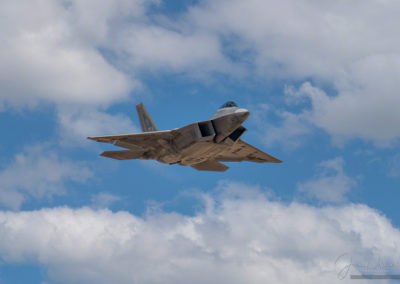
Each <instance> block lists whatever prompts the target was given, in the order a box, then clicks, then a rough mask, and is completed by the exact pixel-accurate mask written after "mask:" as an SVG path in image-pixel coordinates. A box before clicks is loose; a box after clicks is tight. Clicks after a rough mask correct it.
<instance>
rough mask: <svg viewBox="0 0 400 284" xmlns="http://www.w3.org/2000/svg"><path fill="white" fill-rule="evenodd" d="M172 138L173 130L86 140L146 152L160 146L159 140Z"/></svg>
mask: <svg viewBox="0 0 400 284" xmlns="http://www.w3.org/2000/svg"><path fill="white" fill-rule="evenodd" d="M172 138H173V130H166V131H152V132H144V133H136V134H122V135H109V136H97V137H88V139H91V140H95V141H97V142H103V143H111V144H114V145H116V146H120V147H123V148H127V149H132V150H136V151H139V150H143V151H145V150H147V149H151V148H154V147H158V146H160V144H159V141H160V140H170V139H172Z"/></svg>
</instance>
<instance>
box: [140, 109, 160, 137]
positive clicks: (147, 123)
mask: <svg viewBox="0 0 400 284" xmlns="http://www.w3.org/2000/svg"><path fill="white" fill-rule="evenodd" d="M136 110H137V113H138V116H139V120H140V125H141V126H142V131H143V132H150V131H158V129H157V126H156V125H155V124H154V121H153V120H152V119H151V117H150V115H149V113H148V112H147V110H146V109H145V107H144V105H143V103H138V104H137V105H136Z"/></svg>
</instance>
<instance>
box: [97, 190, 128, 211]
mask: <svg viewBox="0 0 400 284" xmlns="http://www.w3.org/2000/svg"><path fill="white" fill-rule="evenodd" d="M120 200H121V198H120V197H119V196H117V195H114V194H111V193H107V192H99V193H97V194H95V195H92V197H91V198H90V201H91V202H92V206H93V207H94V208H109V207H110V206H111V205H112V204H114V203H116V202H118V201H120Z"/></svg>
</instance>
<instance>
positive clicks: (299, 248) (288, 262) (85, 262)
mask: <svg viewBox="0 0 400 284" xmlns="http://www.w3.org/2000/svg"><path fill="white" fill-rule="evenodd" d="M219 191H220V192H222V194H219V195H206V196H204V198H205V200H208V201H207V202H206V203H205V206H206V208H205V209H204V211H201V212H197V213H196V214H195V215H194V216H185V215H181V214H178V213H165V212H159V211H157V213H154V214H151V215H147V216H145V217H138V216H135V215H132V214H130V213H127V212H116V213H113V212H111V211H109V210H93V209H89V208H82V209H69V208H54V209H41V210H38V211H31V212H19V213H12V212H0V231H1V234H0V255H1V258H2V260H3V261H4V262H5V263H15V262H18V263H24V262H28V261H29V262H30V263H37V264H39V265H41V266H43V267H46V269H47V270H48V273H49V275H50V277H51V278H52V279H54V280H55V281H57V282H62V283H82V282H85V283H155V282H157V283H189V282H190V283H205V282H206V283H299V282H301V283H305V282H307V283H338V281H339V280H338V275H337V273H338V271H339V270H340V269H341V268H342V266H343V265H345V264H346V263H344V262H343V259H342V260H341V261H339V262H338V263H337V264H336V265H335V261H336V259H337V258H338V257H339V256H340V255H342V254H343V253H350V254H352V255H353V263H357V261H360V263H365V262H367V261H374V260H377V257H379V258H380V261H381V263H395V262H396V261H398V255H399V254H398V253H399V251H398V249H399V247H400V243H399V240H400V231H399V230H398V229H397V228H394V227H393V226H392V225H391V224H390V222H389V221H388V220H387V219H386V218H385V217H384V216H382V215H381V214H380V213H379V212H377V211H375V210H373V209H371V208H369V207H367V206H364V205H355V204H350V205H347V206H342V207H326V208H317V207H312V206H308V205H305V204H299V203H291V204H284V203H280V202H276V201H271V200H268V198H267V197H266V196H265V195H264V194H262V193H261V192H260V191H259V188H257V187H251V186H247V185H243V184H236V183H222V184H221V185H220V187H219ZM349 272H350V273H354V274H357V273H359V271H357V269H356V268H355V267H352V268H351V269H350V271H349ZM343 281H344V283H347V282H351V281H352V280H349V276H348V275H347V276H346V277H345V279H344V280H343Z"/></svg>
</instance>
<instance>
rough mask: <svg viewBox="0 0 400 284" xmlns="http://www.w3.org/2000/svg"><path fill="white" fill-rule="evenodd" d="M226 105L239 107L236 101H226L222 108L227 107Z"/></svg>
mask: <svg viewBox="0 0 400 284" xmlns="http://www.w3.org/2000/svg"><path fill="white" fill-rule="evenodd" d="M226 107H238V106H237V104H236V103H235V102H232V101H229V102H226V103H224V104H223V105H222V106H221V107H220V108H226Z"/></svg>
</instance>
